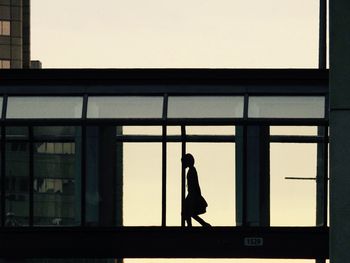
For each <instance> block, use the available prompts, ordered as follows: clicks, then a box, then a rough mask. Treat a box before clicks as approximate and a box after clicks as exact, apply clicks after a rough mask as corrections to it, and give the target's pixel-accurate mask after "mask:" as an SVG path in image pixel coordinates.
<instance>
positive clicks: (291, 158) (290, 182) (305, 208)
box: [270, 143, 317, 226]
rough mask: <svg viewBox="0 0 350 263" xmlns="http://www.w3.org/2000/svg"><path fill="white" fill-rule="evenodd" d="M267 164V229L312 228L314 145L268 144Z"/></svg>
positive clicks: (314, 196)
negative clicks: (268, 187) (268, 159)
mask: <svg viewBox="0 0 350 263" xmlns="http://www.w3.org/2000/svg"><path fill="white" fill-rule="evenodd" d="M270 163H271V166H270V189H271V190H270V191H271V193H270V198H271V212H270V215H271V226H315V225H316V181H315V180H314V178H315V177H316V164H317V145H316V144H302V143H300V144H290V143H288V144H287V143H272V144H271V145H270ZM298 178H309V179H308V180H301V179H298Z"/></svg>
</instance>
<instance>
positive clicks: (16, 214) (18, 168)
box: [5, 142, 29, 227]
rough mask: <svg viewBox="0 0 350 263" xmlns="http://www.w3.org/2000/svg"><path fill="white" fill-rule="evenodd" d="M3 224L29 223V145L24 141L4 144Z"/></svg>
mask: <svg viewBox="0 0 350 263" xmlns="http://www.w3.org/2000/svg"><path fill="white" fill-rule="evenodd" d="M5 191H6V193H5V199H6V204H5V211H6V219H5V226H8V227H12V226H25V225H28V223H29V147H28V143H26V142H13V143H7V144H6V177H5Z"/></svg>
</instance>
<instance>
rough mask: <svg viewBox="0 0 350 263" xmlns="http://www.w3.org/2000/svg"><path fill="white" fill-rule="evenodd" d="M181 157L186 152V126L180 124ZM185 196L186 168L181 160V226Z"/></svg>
mask: <svg viewBox="0 0 350 263" xmlns="http://www.w3.org/2000/svg"><path fill="white" fill-rule="evenodd" d="M181 137H182V142H181V159H182V158H184V156H185V154H186V126H181ZM185 196H186V168H185V166H184V164H183V162H181V226H182V227H184V226H185V218H184V216H183V211H184V207H185Z"/></svg>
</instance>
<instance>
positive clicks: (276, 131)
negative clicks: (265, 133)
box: [270, 126, 317, 136]
mask: <svg viewBox="0 0 350 263" xmlns="http://www.w3.org/2000/svg"><path fill="white" fill-rule="evenodd" d="M270 135H299V136H312V135H314V136H317V127H316V126H270Z"/></svg>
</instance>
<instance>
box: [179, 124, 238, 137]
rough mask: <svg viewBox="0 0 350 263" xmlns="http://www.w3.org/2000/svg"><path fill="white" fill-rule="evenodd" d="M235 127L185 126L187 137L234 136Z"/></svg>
mask: <svg viewBox="0 0 350 263" xmlns="http://www.w3.org/2000/svg"><path fill="white" fill-rule="evenodd" d="M235 130H236V127H235V126H186V134H187V135H234V134H235Z"/></svg>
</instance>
